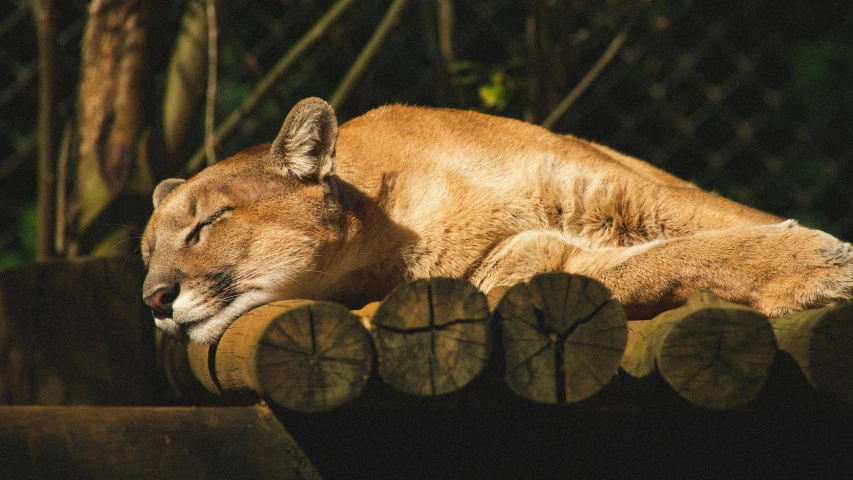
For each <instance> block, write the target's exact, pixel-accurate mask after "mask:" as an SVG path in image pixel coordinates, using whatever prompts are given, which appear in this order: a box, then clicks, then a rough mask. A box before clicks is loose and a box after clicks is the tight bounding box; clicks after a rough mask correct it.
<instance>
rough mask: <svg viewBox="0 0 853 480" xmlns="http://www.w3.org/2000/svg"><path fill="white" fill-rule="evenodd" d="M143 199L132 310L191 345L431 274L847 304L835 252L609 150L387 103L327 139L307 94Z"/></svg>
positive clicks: (658, 300)
mask: <svg viewBox="0 0 853 480" xmlns="http://www.w3.org/2000/svg"><path fill="white" fill-rule="evenodd" d="M318 125H319V127H318ZM293 152H296V153H293ZM312 156H313V157H314V158H315V160H314V162H313V164H312V162H311V158H312ZM158 190H160V191H159V192H157V194H155V204H157V208H156V209H155V212H154V214H153V216H152V217H151V221H150V222H149V224H148V227H147V229H146V231H145V235H144V238H143V245H142V246H143V248H142V250H143V257H144V259H145V261H146V262H147V264H148V266H149V273H148V277H147V278H146V282H145V289H144V292H143V296H144V297H146V299H147V301H149V303H152V304H155V305H158V306H159V307H161V313H160V315H159V317H160V318H158V320H157V322H158V325H160V326H161V327H163V328H164V329H166V330H167V331H169V332H171V333H177V332H179V331H180V330H184V331H185V332H186V333H187V334H188V335H189V336H190V338H191V339H193V340H196V341H201V342H211V341H215V340H216V339H217V338H218V337H219V336H220V335H221V334H222V332H223V331H224V329H225V328H226V327H227V326H228V324H230V323H231V321H233V320H234V319H235V318H236V317H237V316H239V315H240V314H242V313H243V312H245V311H247V310H248V309H250V308H253V307H255V306H258V305H260V304H262V303H266V302H269V301H272V300H275V299H281V298H293V297H301V298H315V299H332V300H338V301H343V302H345V303H348V304H351V305H353V306H355V305H357V304H360V303H364V302H368V301H372V300H377V299H381V298H382V297H383V296H384V295H386V294H387V293H388V292H389V291H390V289H392V288H393V287H394V286H396V285H398V284H400V283H401V282H404V281H407V280H410V279H414V278H421V277H430V276H447V277H464V278H468V279H470V280H471V281H473V282H474V283H475V284H476V285H477V286H478V287H479V288H481V289H482V290H484V291H487V290H489V289H491V288H492V287H494V286H497V285H502V284H511V283H515V282H519V281H523V280H526V279H528V278H530V276H532V275H534V274H535V273H538V272H544V271H555V270H565V271H569V272H573V273H581V274H585V275H589V276H592V277H596V278H599V279H601V280H603V281H604V282H605V284H607V286H608V287H609V288H610V289H611V290H612V291H613V294H614V296H615V297H616V298H618V299H619V300H621V301H622V302H624V303H625V306H626V308H627V310H628V313H629V316H632V317H634V318H637V317H648V316H650V315H653V314H656V313H658V312H660V311H662V310H664V309H667V308H671V307H673V306H676V305H678V304H680V303H682V302H683V301H684V300H685V298H686V296H687V295H689V294H690V293H691V292H692V291H693V290H695V289H697V288H700V287H704V288H710V289H712V290H714V291H716V292H717V293H718V294H720V295H721V296H723V297H724V298H728V299H730V300H733V301H737V302H742V303H746V304H749V305H752V306H754V307H756V308H758V309H760V310H762V311H763V312H765V313H766V314H768V315H778V314H781V313H784V312H787V311H790V310H792V309H801V308H807V307H816V306H821V305H827V304H832V303H836V302H843V301H849V300H850V298H851V295H853V248H851V246H850V245H849V244H847V243H842V242H840V241H838V240H837V239H835V238H833V237H831V236H830V235H827V234H825V233H822V232H819V231H815V230H810V229H807V228H803V227H800V226H797V225H796V223H794V222H791V221H789V222H782V219H780V218H778V217H775V216H773V215H770V214H767V213H764V212H760V211H757V210H753V209H751V208H749V207H746V206H743V205H740V204H737V203H734V202H732V201H729V200H726V199H724V198H722V197H719V196H716V195H713V194H709V193H706V192H704V191H702V190H700V189H698V188H696V187H695V186H693V185H692V184H690V183H688V182H685V181H683V180H680V179H678V178H676V177H674V176H672V175H670V174H668V173H666V172H663V171H661V170H658V169H657V168H655V167H653V166H651V165H649V164H647V163H645V162H642V161H640V160H637V159H634V158H631V157H628V156H626V155H623V154H621V153H618V152H615V151H613V150H611V149H609V148H607V147H603V146H601V145H597V144H594V143H590V142H586V141H583V140H579V139H576V138H573V137H570V136H560V135H556V134H553V133H551V132H548V131H547V130H544V129H542V128H539V127H536V126H533V125H529V124H526V123H522V122H519V121H516V120H510V119H506V118H499V117H493V116H488V115H483V114H479V113H474V112H468V111H456V110H445V109H431V108H418V107H406V106H388V107H382V108H379V109H376V110H373V111H371V112H368V113H367V114H365V115H363V116H361V117H359V118H356V119H354V120H352V121H350V122H348V123H347V124H345V125H342V126H341V127H340V130H339V131H338V129H337V123H336V121H335V119H334V113H333V112H332V111H331V108H330V107H328V105H327V104H326V103H325V102H323V101H322V100H319V99H308V100H305V101H303V102H300V103H299V104H298V105H297V106H295V107H294V109H293V111H292V112H291V114H290V115H288V119H287V120H285V123H284V125H283V126H282V131H281V133H280V134H279V137H278V138H277V139H276V142H274V144H273V147H272V148H270V147H269V146H259V147H255V148H252V149H248V150H246V151H244V152H242V153H240V154H238V155H235V156H234V157H232V158H230V159H227V160H225V161H223V162H221V163H219V164H216V165H214V166H212V167H210V168H208V169H206V170H205V171H203V172H201V173H200V174H198V175H197V176H195V177H194V178H192V179H190V180H189V181H187V182H185V183H181V184H178V183H177V182H173V183H169V184H167V185H165V186H164V187H163V188H162V189H158ZM224 207H228V208H229V209H228V210H223V208H224ZM214 212H224V213H221V214H220V215H219V216H214V217H213V221H212V222H211V223H210V225H208V226H206V227H204V228H202V229H201V230H200V234H199V236H198V237H197V239H195V238H189V239H188V235H189V233H190V232H191V231H192V230H193V228H194V227H195V226H197V225H199V224H200V223H204V222H205V221H207V219H209V218H211V215H212V214H213V213H214ZM164 288H169V289H173V290H174V293H176V294H177V297H176V298H172V297H158V295H156V292H157V291H158V289H159V290H162V289H164ZM173 290H170V291H173ZM155 297H156V298H159V299H164V298H165V300H168V305H166V307H168V308H166V307H164V301H161V302H159V303H157V302H155V301H154V300H152V298H155Z"/></svg>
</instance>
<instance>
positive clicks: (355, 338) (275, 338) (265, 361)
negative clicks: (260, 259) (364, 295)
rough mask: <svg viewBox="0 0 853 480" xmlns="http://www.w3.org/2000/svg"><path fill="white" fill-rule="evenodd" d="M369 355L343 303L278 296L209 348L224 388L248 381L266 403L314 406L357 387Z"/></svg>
mask: <svg viewBox="0 0 853 480" xmlns="http://www.w3.org/2000/svg"><path fill="white" fill-rule="evenodd" d="M240 352H244V353H240ZM373 355H374V353H373V348H372V345H371V342H370V336H369V334H368V333H367V331H366V330H365V329H364V326H363V325H362V324H361V320H360V318H359V317H358V316H357V315H355V314H353V313H352V312H351V311H349V310H348V309H347V308H346V307H344V306H342V305H338V304H335V303H331V302H307V301H281V302H273V303H270V304H268V305H264V306H262V307H260V308H257V309H255V310H253V311H251V312H249V313H247V314H246V315H244V316H242V317H240V319H238V320H237V322H235V323H234V324H233V325H231V327H229V329H228V330H227V331H226V333H225V335H223V337H222V340H221V341H220V343H219V347H218V349H217V353H216V372H217V377H218V379H219V382H220V384H221V385H222V387H223V388H225V389H229V386H232V385H233V386H243V388H245V387H249V388H251V389H253V390H255V391H257V392H258V394H260V395H261V397H262V398H264V399H265V400H267V401H269V402H270V403H272V404H274V405H278V406H281V407H284V408H287V409H289V410H294V411H299V412H321V411H328V410H332V409H334V408H335V407H338V406H340V405H342V404H344V403H346V402H349V401H351V400H353V399H355V398H356V397H358V396H359V395H360V394H361V391H362V389H363V388H364V386H365V384H366V383H367V380H368V378H369V377H370V372H371V371H372V367H373Z"/></svg>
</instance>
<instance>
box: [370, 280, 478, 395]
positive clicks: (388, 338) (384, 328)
mask: <svg viewBox="0 0 853 480" xmlns="http://www.w3.org/2000/svg"><path fill="white" fill-rule="evenodd" d="M371 323H372V326H373V331H372V333H373V336H374V339H375V342H376V350H377V354H378V357H379V368H378V370H379V374H380V375H381V376H382V379H383V380H384V381H385V382H386V383H388V384H389V385H391V386H393V387H394V388H396V389H398V390H400V391H403V392H406V393H410V394H415V395H422V396H436V395H443V394H446V393H450V392H453V391H456V390H459V389H460V388H462V387H464V386H465V385H467V384H468V383H470V382H471V381H472V380H473V379H474V378H475V377H476V376H477V375H479V374H480V372H482V371H483V369H484V368H485V366H486V363H487V362H488V360H489V356H490V355H491V349H492V343H491V328H490V318H489V308H488V306H487V303H486V297H485V295H483V293H482V292H480V291H479V290H477V289H476V288H475V287H474V286H473V285H472V284H471V283H469V282H468V281H466V280H461V279H451V278H440V277H434V278H430V279H421V280H415V281H413V282H410V283H407V284H404V285H401V286H399V287H397V288H396V289H395V290H394V291H392V292H391V293H390V294H389V295H388V297H386V298H385V300H383V301H382V303H381V304H380V305H379V307H378V308H377V309H376V313H375V314H374V315H373V318H372V320H371Z"/></svg>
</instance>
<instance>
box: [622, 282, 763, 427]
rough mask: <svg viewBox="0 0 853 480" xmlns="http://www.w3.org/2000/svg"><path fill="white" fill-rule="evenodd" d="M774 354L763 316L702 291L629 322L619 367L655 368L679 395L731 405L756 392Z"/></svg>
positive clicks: (714, 405) (638, 371)
mask: <svg viewBox="0 0 853 480" xmlns="http://www.w3.org/2000/svg"><path fill="white" fill-rule="evenodd" d="M775 355H776V341H775V339H774V337H773V330H772V328H771V326H770V322H769V321H768V320H767V317H765V316H764V315H762V314H761V313H760V312H758V311H756V310H753V309H751V308H749V307H745V306H742V305H736V304H733V303H730V302H726V301H724V300H721V299H719V298H718V297H716V296H715V295H714V294H712V293H711V292H709V291H707V290H700V291H698V292H696V293H695V294H693V295H692V296H691V297H690V298H689V299H688V301H687V303H686V304H685V305H684V306H683V307H680V308H677V309H674V310H670V311H668V312H664V313H662V314H661V315H658V316H657V317H656V318H654V319H653V320H648V321H636V322H629V336H628V346H627V348H626V350H625V355H624V356H623V358H622V363H621V366H622V368H623V369H624V370H625V372H627V373H628V374H630V375H631V376H634V377H638V378H643V377H646V376H648V375H651V374H652V373H654V372H655V371H657V372H659V373H660V375H661V376H662V377H663V379H664V380H666V382H667V383H668V384H669V385H670V386H671V387H672V388H673V389H674V390H675V391H676V392H677V393H678V394H679V395H680V396H681V397H682V398H684V399H686V400H688V401H690V402H692V403H694V404H696V405H700V406H702V407H706V408H710V409H714V410H730V409H734V408H737V407H740V406H742V405H744V404H747V403H749V402H750V401H752V400H754V399H755V398H756V397H757V396H758V394H759V392H760V391H761V389H762V388H763V387H764V385H765V383H766V382H767V377H768V375H769V371H770V365H771V363H772V362H773V358H774V356H775Z"/></svg>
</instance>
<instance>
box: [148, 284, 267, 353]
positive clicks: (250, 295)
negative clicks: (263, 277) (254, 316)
mask: <svg viewBox="0 0 853 480" xmlns="http://www.w3.org/2000/svg"><path fill="white" fill-rule="evenodd" d="M273 300H276V297H274V296H272V295H269V294H265V293H263V292H261V291H258V290H253V291H250V292H247V293H244V294H243V295H241V296H240V297H238V298H237V299H235V300H234V301H233V302H231V304H230V305H228V306H227V307H225V308H223V309H222V310H219V311H218V312H216V313H215V314H213V315H211V316H210V317H207V318H204V317H201V318H203V319H202V320H199V321H195V322H188V323H178V322H176V321H175V320H174V319H172V318H164V319H154V322H155V323H156V325H157V326H158V327H159V328H160V329H161V330H163V331H164V332H165V333H166V334H167V335H169V336H180V335H181V325H183V326H184V328H183V331H184V333H186V335H187V337H189V339H190V340H191V341H193V342H196V343H204V344H211V343H215V342H216V341H218V340H219V339H220V337H222V334H224V333H225V330H226V329H228V326H230V325H231V324H232V323H234V321H235V320H237V318H239V317H240V316H241V315H243V314H244V313H246V312H248V311H249V310H252V309H253V308H256V307H259V306H261V305H263V304H265V303H269V302H271V301H273ZM180 318H184V317H180Z"/></svg>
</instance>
